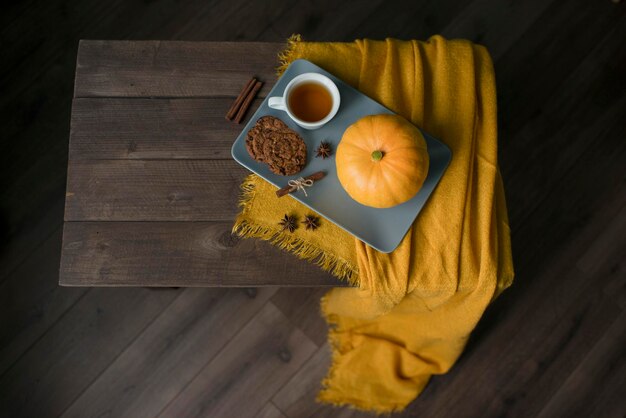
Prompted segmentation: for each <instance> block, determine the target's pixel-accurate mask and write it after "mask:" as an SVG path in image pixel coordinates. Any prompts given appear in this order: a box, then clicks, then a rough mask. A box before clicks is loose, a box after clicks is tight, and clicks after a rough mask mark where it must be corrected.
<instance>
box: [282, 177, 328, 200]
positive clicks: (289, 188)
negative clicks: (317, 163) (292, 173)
mask: <svg viewBox="0 0 626 418" xmlns="http://www.w3.org/2000/svg"><path fill="white" fill-rule="evenodd" d="M325 175H326V173H325V172H323V171H318V172H317V173H313V174H311V175H310V176H306V177H304V180H313V181H318V180H321V179H323V178H324V176H325ZM294 190H295V188H294V187H293V186H289V185H287V186H285V187H283V188H282V189H278V190H276V196H278V197H283V196H285V195H288V194H289V193H291V192H293V191H294Z"/></svg>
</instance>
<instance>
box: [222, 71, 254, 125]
mask: <svg viewBox="0 0 626 418" xmlns="http://www.w3.org/2000/svg"><path fill="white" fill-rule="evenodd" d="M255 83H256V78H254V77H252V78H251V79H250V81H248V82H247V83H246V85H245V86H243V89H242V90H241V92H239V96H237V98H236V99H235V101H234V102H233V104H232V105H231V106H230V109H228V113H227V114H226V120H233V118H234V117H235V115H236V114H237V111H238V110H239V108H240V107H241V104H242V103H243V101H244V100H245V98H246V96H248V94H250V91H252V88H253V87H254V84H255Z"/></svg>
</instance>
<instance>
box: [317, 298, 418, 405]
mask: <svg viewBox="0 0 626 418" xmlns="http://www.w3.org/2000/svg"><path fill="white" fill-rule="evenodd" d="M327 295H328V294H326V295H324V296H323V297H322V300H321V301H320V308H321V311H322V315H323V316H324V319H325V320H326V323H327V324H328V328H329V329H328V345H329V346H330V349H331V351H332V355H331V364H330V367H329V369H328V372H327V374H326V377H325V378H324V380H322V389H321V390H320V392H319V393H318V394H317V398H316V401H317V402H320V403H324V404H328V405H333V406H336V407H348V408H350V409H354V410H358V411H364V412H369V413H374V414H378V415H381V414H389V413H393V412H402V411H404V409H405V408H406V405H397V404H389V405H377V404H373V403H370V402H367V401H364V400H359V399H354V398H350V399H346V398H345V397H343V395H342V394H341V393H340V392H338V391H336V390H335V389H334V388H333V378H334V376H335V373H336V369H337V368H338V367H339V366H338V365H339V362H340V361H341V356H342V355H343V354H342V353H344V352H346V351H348V350H350V347H348V346H344V345H342V343H341V333H342V332H341V330H340V329H339V323H338V321H337V315H336V314H332V313H330V312H328V307H327V297H328V296H327Z"/></svg>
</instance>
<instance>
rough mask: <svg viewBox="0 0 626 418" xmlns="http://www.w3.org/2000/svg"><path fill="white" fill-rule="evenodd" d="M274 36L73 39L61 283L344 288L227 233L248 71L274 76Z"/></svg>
mask: <svg viewBox="0 0 626 418" xmlns="http://www.w3.org/2000/svg"><path fill="white" fill-rule="evenodd" d="M282 47H283V45H282V44H275V43H231V42H159V41H147V42H146V41H81V43H80V46H79V50H78V59H77V64H76V81H75V88H74V99H73V105H72V119H71V133H70V146H69V162H68V178H67V191H66V202H65V225H64V230H63V248H62V255H61V267H60V279H59V282H60V284H61V285H64V286H266V285H280V286H341V285H342V283H340V282H339V281H338V280H336V279H335V278H333V277H332V276H331V275H330V274H328V273H325V272H323V271H322V270H321V269H319V268H318V267H317V266H315V265H312V264H310V263H308V262H305V261H302V260H299V259H298V258H296V257H295V256H293V255H291V254H288V253H286V252H284V251H281V250H279V249H277V248H275V247H272V246H271V245H269V244H268V243H266V242H263V241H261V240H258V239H245V240H240V239H238V238H236V237H234V236H232V235H231V228H232V224H233V219H234V218H235V216H236V214H237V212H238V207H237V201H238V198H239V184H240V182H241V180H242V179H243V177H244V176H245V175H247V174H248V172H247V171H246V170H245V169H244V168H243V167H241V166H239V165H238V164H237V163H236V162H234V161H233V160H232V158H231V156H230V147H231V144H232V142H233V141H234V139H235V138H236V137H237V135H238V132H239V131H240V130H241V126H242V125H236V124H234V123H232V122H228V121H226V120H225V119H224V115H225V114H226V112H227V110H228V108H229V106H230V104H231V102H232V101H233V99H234V97H235V96H236V95H237V94H238V93H239V90H240V89H241V88H242V86H243V85H244V84H245V83H246V82H247V81H248V80H249V79H250V77H251V76H253V75H254V76H257V77H258V78H260V79H261V80H262V81H264V82H265V85H264V87H263V89H262V90H261V92H260V94H259V97H258V98H257V100H256V102H255V104H254V106H253V107H252V108H251V109H250V111H249V112H248V117H249V116H250V115H251V114H252V112H253V111H254V110H255V109H256V107H257V106H258V105H259V103H260V101H261V98H263V97H265V96H266V94H267V92H268V91H269V90H270V88H271V87H272V85H273V84H274V80H275V78H276V76H275V67H276V62H277V61H276V54H277V52H278V51H279V50H280V49H281V48H282Z"/></svg>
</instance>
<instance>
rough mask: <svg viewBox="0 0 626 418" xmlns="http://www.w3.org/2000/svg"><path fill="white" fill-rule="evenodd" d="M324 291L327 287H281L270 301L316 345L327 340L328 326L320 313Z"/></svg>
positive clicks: (322, 343) (320, 344)
mask: <svg viewBox="0 0 626 418" xmlns="http://www.w3.org/2000/svg"><path fill="white" fill-rule="evenodd" d="M326 292H328V289H323V288H321V289H320V288H312V287H311V288H306V289H295V288H281V289H280V290H278V292H276V294H275V295H274V296H272V303H273V304H274V305H275V306H276V307H277V308H278V309H280V310H281V312H282V313H283V314H284V315H285V316H286V317H287V318H289V320H290V321H291V322H293V323H294V324H296V325H297V326H298V328H300V329H301V330H302V332H304V333H305V334H306V335H307V337H309V338H310V339H311V340H313V341H314V342H315V344H317V346H318V347H320V346H322V345H324V344H325V343H326V340H327V332H328V326H327V325H326V321H324V319H323V318H322V315H321V313H320V299H321V297H322V296H323V295H324V294H325V293H326Z"/></svg>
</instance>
